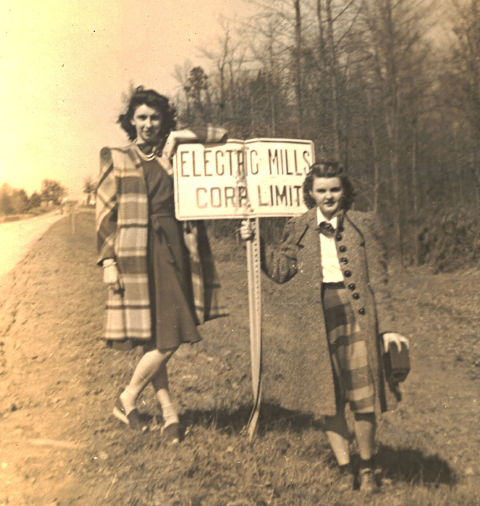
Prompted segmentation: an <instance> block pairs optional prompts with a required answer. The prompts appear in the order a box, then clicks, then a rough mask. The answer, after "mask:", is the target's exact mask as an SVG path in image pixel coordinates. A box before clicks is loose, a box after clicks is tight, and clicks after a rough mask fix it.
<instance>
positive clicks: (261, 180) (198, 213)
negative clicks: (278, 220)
mask: <svg viewBox="0 0 480 506" xmlns="http://www.w3.org/2000/svg"><path fill="white" fill-rule="evenodd" d="M313 163H314V146H313V142H311V141H304V140H294V139H252V140H248V141H239V140H229V141H227V142H226V143H224V144H210V145H203V144H182V145H180V146H179V147H178V150H177V153H176V155H175V158H174V165H175V171H174V173H175V197H176V198H175V205H176V209H175V214H176V216H177V218H178V219H179V220H192V219H219V218H222V219H224V218H246V217H257V218H258V217H274V216H276V217H278V216H293V215H296V214H301V213H303V212H305V211H307V208H306V206H305V205H304V203H303V195H302V183H303V180H304V179H305V175H306V174H307V172H308V170H309V168H310V166H311V165H312V164H313Z"/></svg>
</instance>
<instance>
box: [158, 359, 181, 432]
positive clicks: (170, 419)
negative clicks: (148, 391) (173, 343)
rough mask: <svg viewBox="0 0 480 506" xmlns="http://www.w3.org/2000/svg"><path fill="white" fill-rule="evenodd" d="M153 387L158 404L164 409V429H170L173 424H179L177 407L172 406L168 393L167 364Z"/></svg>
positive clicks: (163, 365) (164, 364)
mask: <svg viewBox="0 0 480 506" xmlns="http://www.w3.org/2000/svg"><path fill="white" fill-rule="evenodd" d="M152 385H153V388H154V389H155V393H156V395H157V399H158V402H159V403H160V406H161V407H162V416H163V421H164V426H163V427H164V428H165V427H168V426H169V425H171V424H172V423H178V414H177V411H176V409H175V406H174V405H173V404H172V401H171V399H170V393H169V391H168V373H167V362H165V363H163V364H162V366H161V367H160V370H159V371H158V373H157V375H156V376H155V377H154V378H153V379H152Z"/></svg>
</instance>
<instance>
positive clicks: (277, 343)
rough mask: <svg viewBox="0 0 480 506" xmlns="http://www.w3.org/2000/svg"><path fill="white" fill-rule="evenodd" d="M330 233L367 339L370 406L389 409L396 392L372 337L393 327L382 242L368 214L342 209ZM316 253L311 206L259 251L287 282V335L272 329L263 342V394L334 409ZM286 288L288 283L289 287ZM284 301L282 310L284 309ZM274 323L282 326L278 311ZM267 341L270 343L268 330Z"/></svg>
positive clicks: (293, 405) (312, 408)
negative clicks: (274, 243) (276, 244)
mask: <svg viewBox="0 0 480 506" xmlns="http://www.w3.org/2000/svg"><path fill="white" fill-rule="evenodd" d="M339 227H340V230H339V232H338V233H337V234H336V239H337V240H336V246H337V254H338V256H339V259H340V265H341V268H342V271H343V273H344V276H345V284H346V286H347V287H348V286H349V285H355V288H354V289H353V290H352V289H350V290H348V291H349V292H350V294H351V295H353V293H354V292H355V293H358V295H359V298H358V299H356V298H353V297H351V300H350V302H351V305H352V308H353V311H354V314H355V316H356V319H357V322H358V324H359V326H360V332H361V334H362V337H363V339H364V340H365V342H366V344H367V352H368V363H369V366H370V369H371V371H372V374H373V380H374V383H375V394H376V411H378V412H383V411H386V410H388V409H393V408H394V407H395V405H396V401H397V395H398V394H397V392H396V391H395V387H394V386H393V385H387V384H386V382H385V373H384V369H383V362H382V360H381V344H380V339H378V336H379V335H380V334H381V333H383V332H389V331H390V332H393V331H394V319H393V310H392V307H391V302H390V295H389V290H388V285H387V264H386V256H385V249H384V247H383V245H382V240H381V229H380V226H379V223H378V221H377V219H376V217H375V216H374V215H373V214H371V213H361V212H358V211H347V212H346V213H345V214H344V216H343V222H342V223H341V225H339ZM320 255H321V252H320V240H319V231H318V228H317V210H316V208H314V209H311V210H310V211H308V212H307V213H305V214H303V215H302V216H300V217H298V218H293V219H291V220H290V221H289V222H288V223H287V225H286V227H285V231H284V236H283V242H282V245H281V246H280V248H279V249H270V250H269V251H267V252H264V255H263V269H264V271H265V272H266V273H267V275H268V276H269V277H270V278H272V279H273V280H275V281H276V282H278V283H285V282H287V281H290V280H292V281H291V282H290V287H291V290H289V289H285V290H284V291H283V294H282V298H283V304H284V307H285V310H284V312H287V311H288V315H289V318H290V319H292V318H293V324H291V332H292V335H289V336H284V333H278V334H276V335H275V336H274V337H272V339H273V340H274V343H272V345H271V346H267V345H266V346H265V348H264V363H265V377H264V385H265V390H264V391H265V395H266V397H272V398H273V399H274V400H277V401H278V402H280V403H281V405H282V407H284V408H287V409H292V410H300V411H306V412H313V413H314V414H315V415H318V416H321V415H334V414H335V412H336V404H335V389H334V379H333V371H332V363H331V358H330V352H329V346H328V341H327V334H326V328H325V319H324V312H323V304H322V295H321V286H322V269H321V256H320ZM290 287H289V288H290ZM287 308H288V309H287ZM273 325H275V328H277V327H278V325H282V323H280V322H279V321H278V317H276V318H275V321H274V322H273ZM266 341H267V342H268V336H267V339H266Z"/></svg>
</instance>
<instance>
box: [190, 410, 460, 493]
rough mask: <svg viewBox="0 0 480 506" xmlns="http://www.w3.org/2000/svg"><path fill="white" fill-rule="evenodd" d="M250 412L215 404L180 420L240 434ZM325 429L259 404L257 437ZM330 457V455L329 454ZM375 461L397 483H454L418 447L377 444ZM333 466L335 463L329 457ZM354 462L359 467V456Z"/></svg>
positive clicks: (312, 421) (320, 424)
mask: <svg viewBox="0 0 480 506" xmlns="http://www.w3.org/2000/svg"><path fill="white" fill-rule="evenodd" d="M251 411H252V405H251V404H246V405H242V406H240V407H237V408H236V409H228V407H217V408H212V409H199V410H187V411H186V412H185V413H184V415H183V417H182V418H183V421H184V422H185V423H186V424H187V425H194V426H195V425H202V426H206V427H213V428H214V429H215V430H219V431H222V432H226V433H229V434H240V433H244V432H245V431H246V427H247V424H248V421H249V418H250V413H251ZM311 429H313V430H318V431H322V430H323V429H324V425H323V422H322V421H320V420H316V419H315V418H314V417H313V416H312V415H310V414H308V413H301V412H298V411H290V410H287V409H284V408H282V407H280V406H278V405H275V404H270V403H264V404H262V409H261V415H260V421H259V425H258V436H259V437H262V436H263V435H265V434H267V433H271V432H276V433H281V434H284V435H285V434H287V433H296V434H298V433H301V432H304V431H307V430H311ZM332 459H333V457H332ZM376 462H377V465H378V466H379V468H380V469H382V475H383V477H384V478H387V479H391V480H393V481H396V482H407V483H410V484H412V485H439V484H444V485H450V486H452V485H455V483H456V482H457V479H456V476H455V473H454V471H453V470H452V469H451V468H450V466H449V465H448V463H447V462H446V461H444V460H443V459H441V458H440V457H439V456H437V455H425V454H424V453H422V452H421V451H420V450H416V449H411V448H392V447H390V446H387V445H383V444H380V445H379V446H378V451H377V456H376ZM331 463H332V465H335V464H334V462H333V460H332V462H331ZM353 464H354V465H355V464H356V466H355V467H358V456H356V457H354V462H353Z"/></svg>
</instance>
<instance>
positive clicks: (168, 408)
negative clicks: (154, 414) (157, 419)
mask: <svg viewBox="0 0 480 506" xmlns="http://www.w3.org/2000/svg"><path fill="white" fill-rule="evenodd" d="M162 417H163V423H164V427H168V426H169V425H171V424H172V423H178V422H179V420H178V413H177V410H176V409H175V406H174V405H173V404H163V405H162Z"/></svg>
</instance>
